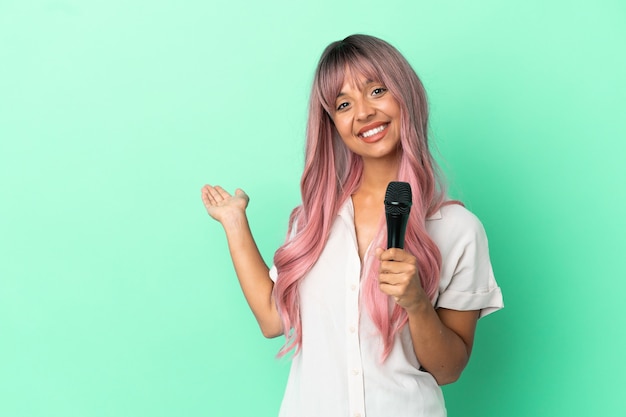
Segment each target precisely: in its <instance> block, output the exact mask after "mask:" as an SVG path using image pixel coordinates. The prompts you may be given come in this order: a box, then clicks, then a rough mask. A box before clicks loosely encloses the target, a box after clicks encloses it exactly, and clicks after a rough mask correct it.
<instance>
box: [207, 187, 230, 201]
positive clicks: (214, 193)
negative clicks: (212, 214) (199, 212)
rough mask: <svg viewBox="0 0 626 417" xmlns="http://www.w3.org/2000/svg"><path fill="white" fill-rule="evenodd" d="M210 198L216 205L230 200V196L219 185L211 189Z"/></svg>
mask: <svg viewBox="0 0 626 417" xmlns="http://www.w3.org/2000/svg"><path fill="white" fill-rule="evenodd" d="M209 196H210V198H211V199H212V201H213V202H214V203H215V204H220V203H221V202H222V201H224V200H226V199H227V198H230V194H228V193H227V192H226V190H224V189H223V188H222V187H220V186H219V185H216V186H215V187H211V188H209Z"/></svg>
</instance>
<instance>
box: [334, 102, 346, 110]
mask: <svg viewBox="0 0 626 417" xmlns="http://www.w3.org/2000/svg"><path fill="white" fill-rule="evenodd" d="M346 107H348V103H347V102H345V101H344V102H343V103H340V104H339V105H338V106H337V109H336V110H337V111H340V110H343V109H345V108H346Z"/></svg>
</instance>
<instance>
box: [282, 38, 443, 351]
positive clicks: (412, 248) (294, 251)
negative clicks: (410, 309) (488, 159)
mask: <svg viewBox="0 0 626 417" xmlns="http://www.w3.org/2000/svg"><path fill="white" fill-rule="evenodd" d="M347 68H349V69H350V70H352V71H354V72H355V73H360V74H362V75H363V76H365V77H367V78H368V79H371V80H375V81H379V82H382V83H383V84H384V85H385V86H386V87H387V89H388V91H389V92H390V93H391V94H392V95H393V97H394V98H395V99H396V100H397V101H398V103H399V105H400V108H401V147H402V153H401V160H400V166H399V169H398V173H397V180H398V181H406V182H408V183H410V184H411V188H412V191H413V207H412V209H411V213H410V216H409V221H408V225H407V230H406V236H405V250H407V251H408V252H409V253H411V254H413V256H415V257H416V258H417V261H418V265H419V267H418V269H419V276H420V279H421V283H422V287H423V288H424V290H425V291H426V293H427V294H428V296H429V297H431V299H433V298H434V296H435V294H436V293H437V286H438V283H439V270H440V268H441V255H440V253H439V249H438V248H437V245H436V244H435V243H434V242H433V240H432V239H431V238H430V237H429V236H428V234H427V232H426V228H425V221H426V218H427V217H428V216H430V215H432V214H433V213H434V212H436V211H437V210H438V209H439V208H440V207H441V206H442V205H443V204H445V203H444V198H445V194H444V192H443V190H442V187H441V186H440V183H439V180H438V175H437V166H436V163H435V161H434V160H433V158H432V156H431V154H430V152H429V149H428V135H427V130H428V105H427V100H426V92H425V90H424V87H423V85H422V83H421V82H420V80H419V78H418V77H417V75H416V74H415V71H414V70H413V69H412V68H411V66H410V65H409V63H408V62H407V61H406V60H405V59H404V57H403V56H402V55H401V54H400V53H399V52H398V51H397V50H396V49H395V48H394V47H393V46H391V45H389V44H388V43H386V42H384V41H382V40H380V39H377V38H374V37H371V36H366V35H352V36H349V37H347V38H346V39H344V40H343V41H338V42H334V43H332V44H330V45H329V46H328V47H327V48H326V50H325V51H324V52H323V54H322V57H321V58H320V62H319V64H318V67H317V70H316V72H315V78H314V81H313V87H312V92H311V98H310V104H309V119H308V125H307V132H306V139H307V140H306V155H305V166H304V172H303V174H302V180H301V193H302V205H300V206H298V207H297V208H295V209H294V211H293V212H292V214H291V217H290V219H289V235H290V237H289V238H288V239H287V241H286V242H285V244H284V245H283V246H281V247H280V248H279V249H278V251H276V254H275V256H274V264H275V265H276V267H277V270H278V280H277V282H276V286H275V288H274V291H275V299H276V304H277V306H278V310H279V312H280V314H281V317H282V320H283V328H284V329H287V330H286V331H285V336H286V343H285V345H284V346H283V348H282V349H281V350H280V352H279V354H278V355H279V356H283V355H285V354H286V353H287V352H289V351H290V350H292V349H294V348H296V353H297V352H298V351H299V349H300V344H301V341H302V325H301V321H300V313H299V296H298V285H299V283H300V282H301V280H302V279H303V278H304V277H305V276H306V274H307V272H308V271H309V270H310V269H311V267H312V266H313V265H314V264H315V262H317V260H318V258H319V256H320V254H321V253H322V250H323V249H324V246H325V244H326V241H327V239H328V235H329V233H330V229H331V226H332V224H333V222H334V221H335V218H336V216H337V213H338V211H339V208H340V207H341V206H342V205H343V204H344V203H345V201H346V200H347V199H348V198H350V196H351V195H352V194H353V193H354V192H355V191H356V190H357V189H358V187H359V185H360V181H361V174H362V171H363V163H362V160H361V158H360V157H359V156H357V155H355V154H353V153H352V152H351V151H349V150H348V149H347V148H346V146H345V145H344V144H343V142H342V140H341V138H340V137H339V135H338V134H337V132H336V130H335V127H334V125H333V122H332V120H331V118H330V116H329V114H331V113H332V111H333V110H334V103H335V100H336V97H337V95H338V93H339V92H340V90H341V87H342V85H343V82H344V76H345V74H346V69H347ZM382 207H383V206H382V202H381V222H380V226H379V232H378V233H377V235H376V238H375V239H374V243H373V245H374V246H373V247H384V246H385V243H386V228H385V227H384V216H383V211H382ZM294 228H295V230H294ZM378 269H379V264H378V261H377V259H375V257H372V256H370V257H367V258H366V260H365V265H364V272H363V277H364V278H363V279H364V283H363V300H364V303H365V306H366V308H367V310H368V312H369V314H370V316H371V318H372V320H373V322H374V324H375V325H376V327H377V328H378V330H379V331H380V334H381V336H382V340H383V344H384V350H383V353H382V358H383V360H384V359H385V358H386V357H387V356H388V355H389V353H390V352H391V349H392V347H393V341H394V337H395V335H396V334H397V332H398V331H399V330H400V329H401V328H402V327H403V326H404V325H405V324H406V322H407V320H408V318H407V314H406V312H405V311H404V309H403V308H401V307H400V306H398V305H397V304H395V303H393V302H392V301H390V298H389V297H388V296H387V295H385V294H384V293H382V292H381V291H380V290H379V288H378V279H377V276H378ZM390 306H391V308H390Z"/></svg>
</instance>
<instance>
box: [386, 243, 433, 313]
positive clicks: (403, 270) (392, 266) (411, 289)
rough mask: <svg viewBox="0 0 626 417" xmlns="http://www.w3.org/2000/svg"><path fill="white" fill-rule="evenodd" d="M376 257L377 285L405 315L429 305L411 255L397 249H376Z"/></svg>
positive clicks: (415, 262)
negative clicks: (403, 310) (402, 309)
mask: <svg viewBox="0 0 626 417" xmlns="http://www.w3.org/2000/svg"><path fill="white" fill-rule="evenodd" d="M376 256H377V257H378V259H379V260H380V271H379V274H378V283H379V288H380V290H381V291H382V292H383V293H385V294H387V295H389V296H391V297H393V299H394V300H395V301H396V303H397V304H398V305H399V306H400V307H402V308H404V309H405V310H406V311H407V313H410V312H411V311H416V310H417V309H419V308H420V307H422V306H425V305H430V299H429V298H428V296H427V295H426V292H425V291H424V289H423V288H422V284H421V283H420V278H419V272H418V270H417V259H416V258H415V257H414V256H413V255H411V254H409V253H408V252H406V251H404V250H402V249H399V248H391V249H387V250H383V249H380V248H378V249H376Z"/></svg>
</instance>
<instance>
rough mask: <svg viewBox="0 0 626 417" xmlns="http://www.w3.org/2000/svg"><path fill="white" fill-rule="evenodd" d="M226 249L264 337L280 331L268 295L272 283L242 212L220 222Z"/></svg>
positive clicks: (276, 314)
mask: <svg viewBox="0 0 626 417" xmlns="http://www.w3.org/2000/svg"><path fill="white" fill-rule="evenodd" d="M222 226H223V227H224V231H225V232H226V238H227V240H228V248H229V250H230V255H231V258H232V261H233V265H234V267H235V272H236V274H237V278H238V279H239V284H240V285H241V289H242V291H243V294H244V296H245V298H246V301H247V302H248V305H249V306H250V309H251V310H252V313H253V314H254V316H255V318H256V320H257V322H258V323H259V327H260V328H261V332H262V333H263V335H264V336H265V337H276V336H279V335H281V334H282V333H283V331H282V323H281V320H280V316H279V314H278V311H277V309H276V304H275V302H274V298H273V296H272V291H273V288H274V283H273V282H272V280H271V279H270V276H269V268H268V267H267V265H266V264H265V262H264V261H263V258H262V257H261V254H260V253H259V250H258V248H257V245H256V243H255V241H254V238H253V237H252V232H251V231H250V226H249V224H248V219H247V217H246V214H245V212H243V211H242V212H241V213H234V214H233V215H231V216H230V217H228V218H227V219H224V220H223V222H222Z"/></svg>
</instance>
